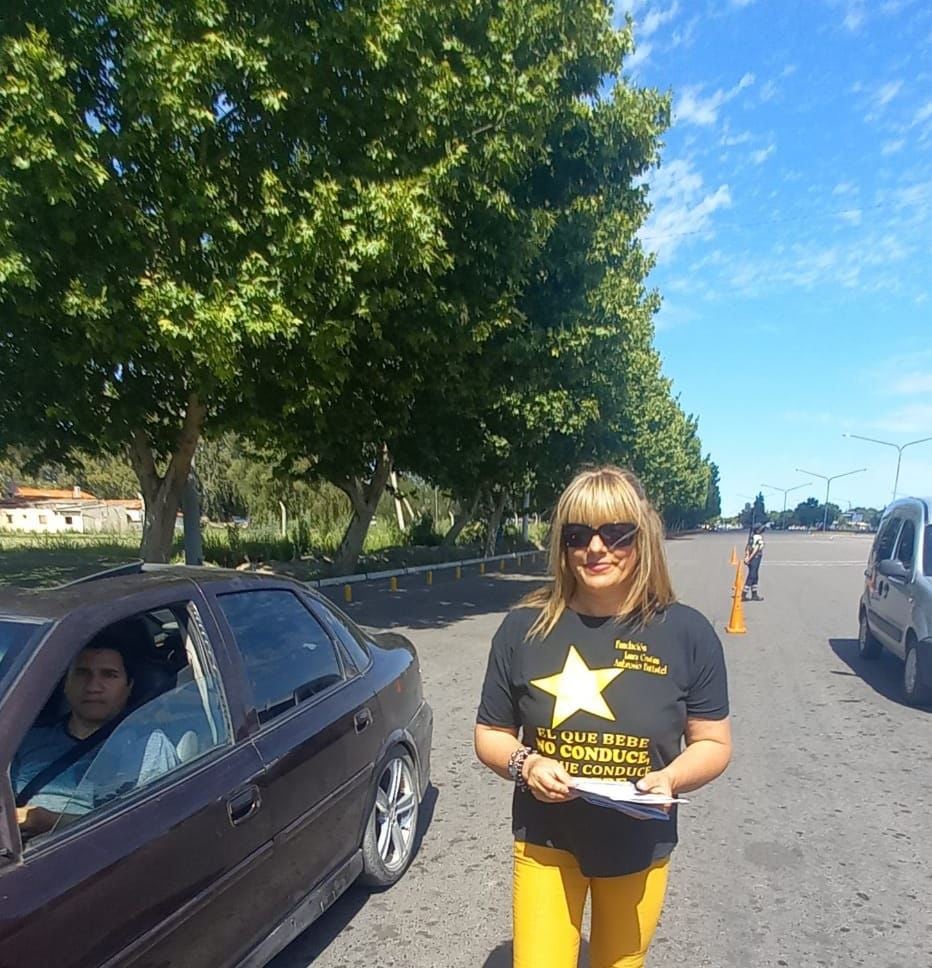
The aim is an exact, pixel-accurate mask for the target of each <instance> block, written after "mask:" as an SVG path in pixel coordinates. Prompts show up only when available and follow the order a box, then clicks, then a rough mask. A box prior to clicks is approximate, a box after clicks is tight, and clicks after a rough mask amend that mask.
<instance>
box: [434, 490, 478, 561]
mask: <svg viewBox="0 0 932 968" xmlns="http://www.w3.org/2000/svg"><path fill="white" fill-rule="evenodd" d="M480 493H481V492H480V491H476V496H475V497H474V498H473V499H472V502H471V503H470V504H469V505H467V504H466V503H465V502H462V501H461V502H458V503H457V507H456V517H455V518H454V519H453V524H452V526H451V527H450V530H449V531H448V532H447V533H446V534H445V535H444V536H443V544H444V545H445V546H446V547H448V548H450V547H452V546H453V545H455V544H456V539H457V538H458V537H459V536H460V535H461V534H462V532H463V528H465V527H466V525H467V524H469V522H470V521H472V520H473V519H474V518H475V517H476V508H478V507H479V495H480Z"/></svg>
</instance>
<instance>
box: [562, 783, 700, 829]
mask: <svg viewBox="0 0 932 968" xmlns="http://www.w3.org/2000/svg"><path fill="white" fill-rule="evenodd" d="M573 787H574V789H575V790H576V792H577V793H578V794H579V795H580V796H581V797H582V798H583V799H584V800H586V801H588V802H589V803H593V804H595V805H596V806H599V807H609V808H610V809H612V810H620V811H621V812H622V813H626V814H628V815H629V816H631V817H637V818H638V819H639V820H669V819H670V816H669V814H668V813H667V812H666V811H665V810H661V809H659V808H660V807H665V806H668V805H669V804H671V803H689V801H688V800H684V799H682V798H681V797H668V796H664V795H663V794H662V793H642V792H641V791H640V790H638V788H637V787H636V786H635V785H634V784H633V783H630V782H629V781H627V780H622V781H617V780H576V781H574V783H573Z"/></svg>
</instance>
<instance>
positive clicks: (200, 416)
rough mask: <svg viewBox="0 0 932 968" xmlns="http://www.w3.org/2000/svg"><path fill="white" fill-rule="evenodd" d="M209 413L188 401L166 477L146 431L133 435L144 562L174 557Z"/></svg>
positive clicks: (132, 458)
mask: <svg viewBox="0 0 932 968" xmlns="http://www.w3.org/2000/svg"><path fill="white" fill-rule="evenodd" d="M206 413H207V408H206V407H205V406H204V405H203V404H202V403H201V402H200V400H198V398H197V396H196V395H195V394H192V395H191V397H190V398H189V399H188V406H187V410H186V411H185V415H184V422H183V424H182V426H181V433H180V434H179V435H178V440H177V442H176V444H175V449H174V452H173V453H172V455H171V458H170V459H169V462H168V467H167V469H166V470H165V473H164V475H162V474H159V472H158V468H157V467H156V464H155V455H154V453H153V451H152V445H151V443H150V442H149V439H148V437H147V436H146V433H145V431H144V430H141V429H137V430H135V431H134V432H133V438H132V441H131V443H130V461H131V462H132V465H133V470H134V471H135V472H136V476H137V477H138V478H139V487H140V490H141V491H142V499H143V502H144V503H145V517H144V519H143V526H142V547H141V549H140V554H141V555H142V558H143V561H149V562H157V563H164V562H167V561H168V560H169V559H170V558H171V551H172V544H173V543H174V539H175V519H176V518H177V516H178V509H179V508H180V506H181V498H182V495H183V493H184V488H185V482H186V481H187V479H188V473H189V472H190V470H191V462H192V460H193V459H194V452H195V450H197V443H198V441H199V440H200V436H201V428H202V427H203V425H204V417H205V415H206Z"/></svg>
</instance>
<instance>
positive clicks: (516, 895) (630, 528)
mask: <svg viewBox="0 0 932 968" xmlns="http://www.w3.org/2000/svg"><path fill="white" fill-rule="evenodd" d="M551 530H552V533H551V541H550V572H551V574H552V576H553V584H552V585H549V586H547V587H545V588H543V589H540V590H539V591H537V592H534V593H532V594H531V595H529V596H528V597H527V598H526V599H525V600H524V601H523V602H522V603H521V604H520V605H519V606H518V607H517V608H516V609H514V610H513V611H511V612H510V613H509V614H508V615H507V616H506V617H505V620H504V621H503V622H502V624H501V626H500V627H499V629H498V631H497V632H496V634H495V637H494V639H493V641H492V650H491V653H490V656H489V663H488V669H487V671H486V677H485V683H484V685H483V688H482V699H481V703H480V706H479V712H478V716H477V725H476V731H475V743H476V753H477V755H478V757H479V759H480V760H481V761H482V762H483V763H484V764H485V765H486V766H488V767H489V768H490V769H491V770H493V771H494V772H495V773H497V774H498V775H499V776H501V777H504V778H506V779H511V780H512V781H513V782H514V783H515V793H514V799H513V806H512V827H513V831H514V835H515V845H514V884H513V901H514V965H515V968H575V966H576V964H577V960H578V954H579V946H580V930H581V925H582V916H583V908H584V907H585V902H586V895H587V894H588V893H591V896H592V930H591V937H590V963H591V968H639V966H642V965H643V964H644V957H645V955H646V953H647V949H648V946H649V945H650V942H651V939H652V937H653V934H654V930H655V928H656V926H657V922H658V920H659V917H660V911H661V908H662V906H663V898H664V893H665V889H666V881H667V866H668V861H669V857H670V854H671V852H672V850H673V847H674V846H675V844H676V841H677V835H676V808H675V807H673V808H671V814H670V818H669V819H668V820H638V819H634V818H633V817H629V816H627V815H625V814H622V813H619V812H617V811H615V810H612V809H610V808H607V807H601V806H595V805H593V804H590V803H587V802H586V801H584V800H582V799H578V798H577V797H576V795H575V793H574V789H573V784H574V783H575V781H576V780H577V779H582V778H586V779H600V780H632V781H636V782H637V785H638V787H639V788H640V789H641V790H644V791H650V792H654V793H663V794H667V795H675V794H678V793H686V792H688V791H690V790H696V789H698V788H699V787H701V786H703V785H704V784H706V783H708V782H709V781H710V780H713V779H714V778H715V777H717V776H718V775H719V774H720V773H722V772H723V771H724V769H725V767H726V766H727V765H728V761H729V758H730V756H731V732H730V726H729V720H728V689H727V683H726V675H725V663H724V658H723V655H722V646H721V643H720V642H719V639H718V636H717V635H716V634H715V632H714V630H713V629H712V626H711V625H710V624H709V622H708V621H707V620H706V619H705V618H703V617H702V616H701V615H700V614H699V613H698V612H696V611H694V610H693V609H691V608H688V607H686V606H684V605H679V604H677V603H676V599H675V596H674V593H673V589H672V586H671V584H670V577H669V574H668V571H667V564H666V560H665V558H664V550H663V526H662V524H661V521H660V518H659V516H658V515H657V513H656V511H654V509H653V508H652V507H651V505H650V503H649V502H648V500H647V498H646V497H645V495H644V490H643V488H642V487H641V484H640V482H639V481H638V479H637V478H636V477H635V476H634V475H633V474H631V473H630V472H628V471H624V470H621V469H620V468H617V467H611V466H608V467H600V468H596V469H593V470H586V471H583V472H582V473H580V474H578V475H577V476H576V477H575V478H574V479H573V481H572V482H571V483H570V485H569V486H568V487H567V488H566V490H565V491H564V492H563V494H562V495H561V497H560V500H559V502H558V504H557V509H556V512H555V514H554V517H553V521H552V522H551ZM684 740H685V749H684V748H683V741H684Z"/></svg>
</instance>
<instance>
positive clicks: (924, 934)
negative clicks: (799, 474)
mask: <svg viewBox="0 0 932 968" xmlns="http://www.w3.org/2000/svg"><path fill="white" fill-rule="evenodd" d="M743 540H744V536H743V535H741V534H739V533H735V534H732V535H728V534H722V535H702V536H696V537H693V538H685V539H679V540H676V541H671V542H669V543H668V545H667V548H668V553H669V557H670V562H671V566H672V570H673V575H674V580H675V584H676V588H677V591H678V593H679V595H680V597H681V598H682V600H683V601H685V602H687V603H688V604H691V605H694V606H696V607H697V608H699V609H700V610H702V611H703V612H704V613H705V614H706V615H707V616H708V617H709V618H710V619H711V620H712V622H713V623H714V625H715V627H716V629H717V630H718V631H719V634H720V635H722V638H723V641H724V643H725V650H726V656H727V660H728V668H729V677H730V686H731V695H732V711H733V722H734V731H735V740H736V753H735V757H734V760H733V762H732V765H731V767H730V769H729V771H728V773H726V774H725V776H724V777H722V778H721V779H719V780H718V781H717V782H716V783H715V784H713V785H712V786H710V787H709V788H707V789H706V790H703V791H701V792H699V793H697V794H693V795H692V801H693V802H692V803H691V804H690V806H689V807H687V808H683V809H682V811H681V815H680V825H681V827H680V830H681V834H680V836H681V842H680V846H679V847H678V849H677V851H676V853H675V854H674V858H673V866H672V868H671V885H670V890H669V893H668V898H667V903H666V907H665V910H664V915H663V919H662V922H661V925H660V928H659V930H658V933H657V936H656V939H655V942H654V946H653V948H652V950H651V955H650V957H649V958H648V964H649V965H650V968H674V966H676V968H679V966H682V965H684V964H687V965H690V966H691V968H706V966H708V968H765V966H766V968H771V966H791V968H808V966H833V968H834V966H837V968H858V966H869V968H921V966H932V836H930V833H929V831H930V816H932V710H927V709H914V708H910V707H908V706H906V705H904V704H903V702H902V700H901V697H900V687H899V683H900V677H901V670H900V665H899V663H898V662H897V661H896V660H895V659H893V658H892V657H890V656H887V655H885V656H884V657H883V658H882V659H881V660H880V661H879V662H875V663H870V664H868V663H863V662H861V661H860V660H859V659H858V657H857V643H856V634H857V621H856V618H857V600H858V595H859V593H860V588H861V584H862V582H863V575H862V573H863V568H864V562H865V560H866V557H867V552H868V548H869V538H866V537H860V536H847V535H837V536H821V535H805V534H788V535H769V536H768V538H767V548H766V553H765V558H764V563H763V566H762V569H761V591H762V593H763V594H764V596H765V601H763V602H761V603H748V604H747V605H746V606H745V617H746V621H747V625H748V634H747V635H744V636H741V637H730V636H727V635H725V633H724V631H723V628H724V625H725V624H726V622H727V620H728V613H729V607H730V598H729V586H730V584H731V581H732V580H733V575H734V569H733V568H730V567H729V566H728V558H729V555H730V553H731V548H732V546H733V545H734V544H736V543H737V544H738V545H739V551H740V546H741V544H742V543H743ZM535 581H539V578H535V577H534V576H530V575H511V574H508V573H506V574H505V575H498V574H496V575H491V576H487V577H485V578H480V577H474V578H465V579H463V580H462V581H459V582H454V581H453V580H452V578H447V579H444V580H443V581H442V582H440V581H438V583H437V584H435V585H434V586H433V587H432V588H427V587H426V586H424V585H421V584H420V583H417V584H414V583H413V580H411V579H409V580H408V586H407V587H406V588H404V589H403V590H402V591H400V592H398V593H397V594H394V595H392V594H390V593H389V592H388V591H387V590H386V589H385V588H380V587H373V588H368V589H360V588H359V587H358V586H357V588H356V589H354V594H355V595H356V598H357V601H356V602H355V603H354V604H353V605H352V606H350V610H351V612H352V613H353V615H354V617H355V618H356V619H357V620H359V621H361V622H365V623H371V624H383V625H393V626H397V627H399V628H400V629H401V630H403V631H405V632H406V633H407V634H408V635H410V637H411V638H412V640H413V641H414V642H415V644H416V645H417V647H418V651H419V654H420V657H421V662H422V667H423V675H424V683H425V690H426V693H427V696H428V698H429V700H430V702H431V703H432V705H433V707H434V712H435V717H436V724H435V733H434V751H433V758H434V759H433V777H432V779H433V789H432V791H431V792H430V794H429V796H428V800H427V802H426V803H425V805H424V807H423V813H422V824H421V828H422V841H421V843H420V847H419V850H418V854H417V856H416V858H415V860H414V862H413V864H412V866H411V868H410V870H409V871H408V873H407V874H406V875H405V877H404V878H403V879H402V881H401V882H400V883H399V884H397V885H396V886H395V887H394V888H392V889H391V890H389V891H386V892H384V893H381V894H374V895H370V894H367V893H365V892H364V891H362V890H360V889H355V888H354V889H351V890H350V891H349V892H348V893H347V894H346V895H344V897H343V898H342V899H341V900H340V901H338V902H337V904H336V905H335V906H334V907H333V908H332V909H331V910H330V911H328V912H327V914H326V915H324V917H323V918H321V920H320V921H318V922H317V923H316V924H315V925H314V926H312V927H311V928H310V929H309V930H308V931H307V932H305V934H304V935H302V936H301V937H300V938H298V939H297V940H296V941H295V942H294V943H293V944H292V945H291V946H290V947H289V948H288V949H287V950H286V951H284V952H283V953H282V954H281V955H279V957H278V958H276V960H275V961H274V962H273V965H274V968H306V966H308V965H309V964H311V963H313V964H314V966H315V968H349V966H373V968H391V966H405V968H434V966H437V968H440V966H443V968H460V966H462V968H510V965H511V946H510V933H511V928H510V843H511V835H510V827H509V806H510V790H509V788H508V784H506V783H505V782H504V781H502V780H499V779H497V778H496V777H494V776H493V775H492V774H490V773H488V772H487V771H486V770H485V769H484V768H482V767H481V766H480V765H479V764H478V763H477V762H476V760H475V757H474V755H473V751H472V742H471V733H472V724H473V716H474V712H475V706H476V703H477V699H478V695H479V687H480V681H481V677H482V674H483V671H484V666H485V658H486V654H487V650H488V647H489V641H490V638H491V636H492V633H493V632H494V630H495V628H496V627H497V625H498V623H499V621H500V620H501V617H502V614H503V612H504V611H505V610H506V609H507V608H508V607H509V606H510V605H511V604H512V603H513V602H515V601H516V600H517V599H518V598H519V597H520V596H521V595H522V594H523V593H524V592H525V591H527V590H528V589H529V588H531V587H533V584H534V582H535ZM581 964H582V965H588V959H587V958H586V957H585V954H584V955H583V958H582V960H581ZM541 968H546V966H541Z"/></svg>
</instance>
